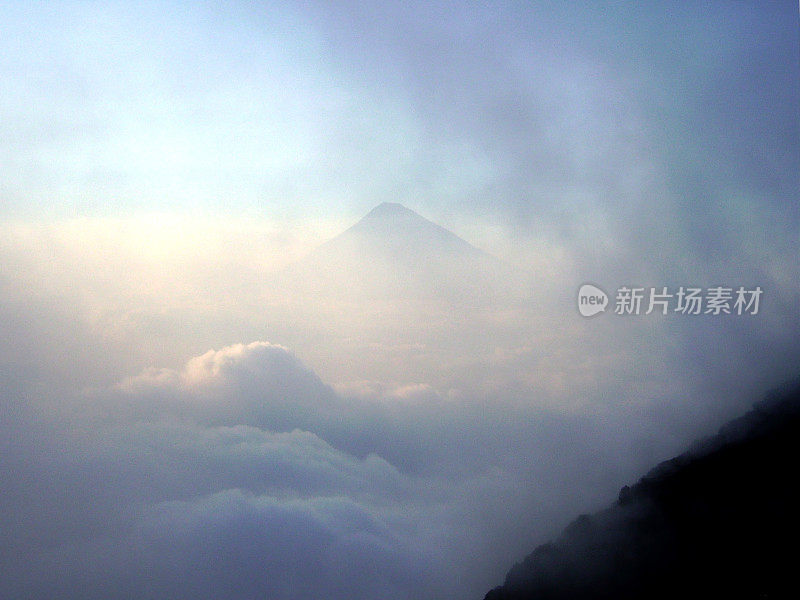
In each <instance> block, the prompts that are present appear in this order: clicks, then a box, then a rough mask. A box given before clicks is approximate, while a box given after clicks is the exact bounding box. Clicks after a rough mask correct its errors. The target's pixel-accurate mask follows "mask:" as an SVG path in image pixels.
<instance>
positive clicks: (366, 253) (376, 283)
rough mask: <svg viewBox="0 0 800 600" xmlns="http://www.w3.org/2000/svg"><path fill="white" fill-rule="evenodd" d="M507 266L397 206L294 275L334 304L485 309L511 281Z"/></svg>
mask: <svg viewBox="0 0 800 600" xmlns="http://www.w3.org/2000/svg"><path fill="white" fill-rule="evenodd" d="M506 271H507V267H506V266H505V265H504V264H503V263H502V261H500V260H498V259H497V258H495V257H493V256H491V255H490V254H488V253H486V252H483V251H482V250H479V249H478V248H476V247H475V246H472V245H471V244H469V243H468V242H466V241H465V240H463V239H461V238H460V237H458V236H457V235H455V234H454V233H452V232H450V231H448V230H447V229H445V228H443V227H441V226H439V225H437V224H435V223H433V222H431V221H429V220H428V219H426V218H424V217H422V216H420V215H419V214H417V213H416V212H414V211H413V210H410V209H408V208H406V207H405V206H403V205H401V204H397V203H392V202H386V203H383V204H380V205H378V206H376V207H375V208H374V209H372V210H371V211H370V212H369V213H367V215H365V216H364V217H363V218H362V219H361V220H360V221H358V222H357V223H356V224H355V225H353V226H352V227H350V228H349V229H347V230H346V231H344V232H342V233H341V234H339V235H337V236H336V237H334V238H333V239H331V240H329V241H327V242H326V243H324V244H322V245H321V246H319V247H318V248H317V249H315V250H314V251H313V252H312V253H311V254H309V255H308V256H307V257H305V258H304V259H303V260H301V261H300V262H299V263H298V264H296V265H294V266H293V268H292V269H291V270H290V272H291V274H292V279H293V280H294V285H295V286H297V287H298V289H306V290H307V291H308V293H317V294H325V295H328V296H329V297H331V298H343V297H344V298H350V299H356V298H358V297H360V298H364V299H383V300H386V301H389V300H397V301H399V302H411V301H414V300H415V299H416V300H430V299H433V298H436V299H439V300H447V301H457V302H459V303H464V302H466V303H478V304H481V303H483V302H485V301H486V299H487V298H488V297H491V296H493V295H494V294H495V292H496V291H497V290H498V289H500V287H502V286H503V285H504V282H507V281H508V280H509V278H508V277H507V276H506Z"/></svg>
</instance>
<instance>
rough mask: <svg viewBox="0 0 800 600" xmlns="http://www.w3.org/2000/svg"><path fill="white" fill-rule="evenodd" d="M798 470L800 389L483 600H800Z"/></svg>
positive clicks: (696, 451)
mask: <svg viewBox="0 0 800 600" xmlns="http://www.w3.org/2000/svg"><path fill="white" fill-rule="evenodd" d="M798 467H800V386H798V385H796V384H795V385H794V386H793V387H791V388H788V389H787V390H785V391H783V392H782V393H773V394H772V395H771V396H770V397H768V399H766V400H764V401H762V402H760V403H758V404H756V405H755V407H754V408H753V410H752V411H751V412H749V413H748V414H746V415H745V416H744V417H742V418H740V419H737V420H736V421H733V422H731V423H730V424H728V425H726V426H725V427H723V428H722V429H721V430H720V432H719V433H718V434H717V435H716V436H714V437H712V438H709V439H708V440H705V441H703V442H701V443H698V444H696V445H695V447H694V448H693V449H692V450H690V451H689V452H686V453H684V454H682V455H680V456H678V457H676V458H674V459H672V460H669V461H666V462H664V463H662V464H660V465H659V466H658V467H656V468H655V469H653V470H652V471H651V472H650V473H648V474H647V475H646V476H645V477H643V478H642V479H641V480H640V481H639V482H638V483H637V484H636V485H634V486H632V487H630V488H628V487H627V486H626V487H624V488H623V489H622V490H621V491H620V497H619V500H618V502H617V503H616V504H615V505H614V506H613V507H611V508H609V509H607V510H605V511H603V512H601V513H598V514H595V515H593V516H587V515H582V516H581V517H579V518H578V519H577V520H575V521H573V522H572V523H571V524H570V525H569V526H568V527H567V528H566V529H565V530H564V532H563V534H562V535H561V537H560V538H559V539H558V540H556V541H554V542H552V543H548V544H544V545H542V546H539V547H538V548H536V550H534V551H533V553H531V554H530V555H528V556H527V557H526V558H525V559H524V560H523V561H522V562H521V563H519V564H517V565H516V566H514V567H513V568H512V569H511V570H510V571H509V573H508V575H507V576H506V580H505V583H504V584H503V586H501V587H499V588H496V589H494V590H492V591H491V592H489V593H488V594H487V595H486V597H485V600H523V599H525V600H530V599H537V600H538V599H544V598H547V599H559V598H571V599H579V598H615V599H620V598H656V599H658V598H664V599H666V598H682V599H683V598H784V597H798V596H796V595H794V594H797V593H798V590H800V585H799V584H798V582H797V580H796V576H795V574H794V571H795V569H796V563H797V560H798V558H800V552H798V550H797V548H798V546H797V544H798V541H800V538H798V535H800V512H798V509H799V508H800V492H798V487H797V474H798ZM788 590H793V592H792V593H791V594H789V595H787V593H788V592H787V591H788Z"/></svg>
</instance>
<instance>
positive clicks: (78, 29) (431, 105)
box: [0, 2, 798, 234]
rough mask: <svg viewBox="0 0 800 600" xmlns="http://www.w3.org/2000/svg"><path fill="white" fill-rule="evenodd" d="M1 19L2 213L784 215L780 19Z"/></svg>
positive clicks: (526, 15) (445, 6) (476, 12)
mask: <svg viewBox="0 0 800 600" xmlns="http://www.w3.org/2000/svg"><path fill="white" fill-rule="evenodd" d="M3 12H4V18H3V25H2V27H3V35H2V40H3V41H2V58H1V59H0V68H1V69H2V71H0V72H1V73H2V78H3V83H4V85H3V88H4V93H3V96H2V104H0V123H2V134H3V135H2V139H3V140H4V142H3V144H2V148H1V149H0V152H2V154H1V155H0V157H1V158H2V164H3V170H4V177H3V183H2V186H3V187H2V193H3V199H4V202H3V207H4V208H3V213H4V214H6V215H10V216H25V217H33V218H38V217H40V216H43V215H44V216H48V217H54V218H62V217H72V216H76V215H81V216H85V215H108V214H112V215H116V214H132V213H136V212H137V211H139V212H141V211H178V212H197V211H200V212H204V213H208V212H211V213H228V214H231V213H232V214H249V215H254V214H257V215H266V216H270V217H274V216H285V215H287V214H290V215H292V216H298V217H307V218H327V217H331V216H339V215H342V214H344V215H347V216H348V217H355V216H358V215H360V214H362V213H364V212H366V211H367V210H368V209H369V208H371V206H373V205H375V204H378V203H379V202H382V201H387V200H397V201H401V202H405V203H407V204H409V205H412V206H413V207H415V208H417V209H418V210H423V211H425V210H427V211H428V212H429V214H432V215H433V216H439V217H442V216H444V217H445V218H446V217H447V215H448V214H453V213H466V214H468V215H470V216H473V217H477V218H482V217H483V218H485V217H487V216H493V215H497V214H499V215H500V216H501V217H502V218H505V219H507V220H508V221H510V222H512V223H517V224H518V227H517V229H516V233H518V234H519V233H528V232H530V231H534V232H535V233H536V234H539V233H540V232H541V231H540V230H539V229H537V225H536V224H537V223H544V225H541V227H543V228H545V227H546V228H549V227H550V226H552V225H555V226H561V227H568V225H566V224H565V223H564V221H565V220H568V219H571V218H573V217H574V216H575V214H576V213H579V212H581V209H583V208H586V207H588V208H595V209H597V210H600V211H602V212H604V213H610V217H611V218H617V217H619V215H618V214H616V205H617V204H618V203H623V202H636V203H642V204H644V203H646V204H656V205H659V204H662V203H665V202H667V200H665V199H664V198H663V197H653V196H663V195H665V194H673V195H676V196H683V198H681V201H683V202H691V205H692V207H693V209H692V210H693V213H694V212H696V213H698V215H699V217H700V218H702V219H710V218H713V217H712V216H709V215H707V213H709V212H713V207H714V205H715V203H718V202H744V203H750V204H753V205H761V204H764V205H767V207H770V206H771V207H775V206H776V205H777V206H778V207H779V208H780V210H789V211H791V213H792V216H793V217H794V218H796V217H797V212H796V210H795V209H793V208H791V207H790V206H789V205H790V204H793V203H791V202H790V201H789V192H790V191H791V190H792V186H793V185H796V169H795V167H796V166H797V163H796V160H797V159H796V155H797V109H796V107H797V99H798V75H797V73H798V67H797V62H798V58H797V28H796V27H795V25H796V16H797V15H796V7H795V6H794V5H793V4H792V3H790V2H785V3H766V4H735V5H731V4H730V3H711V4H702V5H701V4H699V3H698V4H694V3H674V4H669V3H662V4H648V5H647V6H637V7H631V6H622V5H610V6H606V5H603V4H599V3H598V4H592V3H588V4H586V5H583V8H582V9H581V10H575V9H569V8H564V7H561V6H560V5H558V4H557V3H556V4H548V3H536V4H534V5H530V4H528V3H522V4H519V3H516V4H515V3H498V4H496V5H494V6H493V7H491V8H487V7H481V6H480V5H477V4H472V3H463V4H459V3H418V4H417V3H415V4H408V5H407V4H405V3H404V4H402V5H401V4H393V3H366V4H359V3H341V4H336V3H320V4H317V3H301V4H287V3H274V4H273V3H235V2H234V3H226V4H225V5H215V4H213V3H197V4H194V3H193V4H192V5H188V4H185V3H170V2H144V3H137V4H136V5H135V6H134V5H130V4H129V3H113V2H100V3H64V2H62V3H46V4H44V3H43V4H33V5H31V4H29V3H9V2H5V3H3ZM687 171H688V172H687ZM648 178H649V179H650V181H647V179H648ZM688 178H692V179H694V181H695V183H694V184H693V185H695V186H697V184H700V187H701V188H702V189H701V190H700V191H701V192H702V195H699V197H695V198H686V197H685V196H687V195H688V194H687V190H686V189H684V188H682V187H681V186H684V185H687V184H686V183H685V181H686V180H687V179H688ZM676 179H677V180H678V181H675V180H676ZM648 183H650V186H649V187H648V185H647V184H648ZM697 192H698V190H697V189H694V191H693V193H692V195H695V196H698V193H697ZM732 192H733V193H735V194H736V196H737V198H735V199H733V198H731V196H732V195H733V194H732ZM698 209H699V210H698ZM510 226H512V227H513V225H510ZM698 226H699V227H701V226H702V224H701V225H698Z"/></svg>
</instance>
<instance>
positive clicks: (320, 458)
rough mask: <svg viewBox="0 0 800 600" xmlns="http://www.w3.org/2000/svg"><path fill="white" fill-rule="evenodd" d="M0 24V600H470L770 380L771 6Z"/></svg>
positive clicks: (775, 233) (794, 59)
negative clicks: (721, 309) (694, 309)
mask: <svg viewBox="0 0 800 600" xmlns="http://www.w3.org/2000/svg"><path fill="white" fill-rule="evenodd" d="M0 15H2V17H1V18H0V390H2V391H0V410H1V411H2V412H0V414H1V415H2V420H0V434H2V437H0V443H2V453H0V476H2V480H3V481H4V487H5V491H4V494H3V497H2V498H1V499H0V531H1V532H2V536H3V544H2V549H0V575H1V576H0V595H3V596H8V597H37V598H48V597H52V598H55V597H58V598H69V597H74V598H93V597H97V598H115V597H148V598H167V597H169V598H181V597H187V598H188V597H192V598H203V597H209V598H210V597H213V598H252V597H269V598H276V599H278V598H281V599H283V598H285V599H305V598H319V597H327V598H332V599H335V598H345V597H347V598H371V599H375V598H412V597H413V598H431V599H437V598H453V597H463V598H480V597H482V595H483V594H484V593H485V592H486V591H487V590H488V589H489V588H491V587H493V586H495V585H498V584H499V583H501V582H502V577H503V575H504V573H505V572H506V570H507V569H508V568H510V567H511V566H512V565H513V563H514V562H515V561H516V560H519V559H520V558H521V557H522V556H524V555H525V554H526V553H527V552H528V551H530V550H531V549H532V548H533V547H534V546H535V545H536V544H538V543H540V542H543V541H545V540H546V539H547V538H548V537H549V536H552V535H554V534H555V533H557V532H558V531H559V530H560V528H561V527H563V525H565V524H566V523H567V522H568V521H569V520H570V519H571V518H572V517H574V516H575V515H576V514H578V513H580V512H588V511H591V510H595V509H597V508H599V507H601V506H603V505H605V504H608V503H609V502H611V501H613V500H614V499H615V497H616V493H617V491H618V489H619V487H621V486H622V485H624V484H629V483H631V482H632V481H634V480H635V479H636V478H637V477H639V476H641V475H642V474H643V473H644V472H645V471H646V470H647V469H648V468H649V467H651V466H652V465H653V464H654V463H655V462H657V461H658V460H661V459H665V458H668V457H669V456H670V455H671V454H674V453H676V452H678V451H681V450H682V449H683V448H684V447H685V446H686V445H687V444H689V443H690V442H691V440H692V439H694V438H696V437H697V436H703V435H708V434H710V433H713V432H714V431H715V429H716V427H718V426H719V425H720V424H721V423H722V422H723V421H724V420H725V419H728V418H731V417H734V416H736V415H738V414H740V413H741V412H743V411H744V410H745V409H746V408H747V407H748V406H749V405H750V404H751V403H752V402H753V401H755V400H758V399H759V397H760V396H761V395H762V394H763V393H764V392H765V391H767V390H768V389H770V388H771V387H774V386H777V385H780V384H782V383H783V382H785V381H787V380H789V379H793V378H796V377H797V376H798V372H799V371H800V360H798V357H800V342H798V339H800V336H799V335H798V333H800V312H798V310H797V306H798V303H799V302H800V288H799V287H798V284H797V282H798V280H800V266H798V265H800V261H798V249H799V248H800V208H799V207H800V204H798V198H799V197H800V194H799V192H800V115H799V114H798V110H799V108H798V107H800V33H799V31H800V27H798V25H799V21H798V7H797V5H796V4H794V3H791V2H768V3H763V2H762V3H728V2H719V3H717V2H711V3H693V2H689V3H687V2H674V3H671V2H659V3H642V4H637V5H622V4H617V3H610V4H608V3H581V4H580V5H563V3H548V2H520V3H514V2H498V3H492V4H489V5H483V4H481V3H472V2H423V3H408V2H404V3H392V2H370V3H360V2H324V3H317V2H282V3H269V2H228V3H214V2H202V3H182V2H140V3H135V4H132V3H127V2H50V3H34V4H31V3H23V2H5V1H0ZM384 202H393V203H401V204H402V205H404V206H405V207H407V208H409V209H411V210H413V211H415V212H416V213H418V215H421V217H420V219H421V218H422V217H424V218H427V219H429V220H431V221H433V222H434V223H437V224H438V225H440V226H442V227H444V228H446V229H448V230H449V231H451V232H453V233H455V234H457V235H458V236H460V237H461V238H463V239H464V240H466V241H467V242H469V243H470V244H472V245H473V246H474V247H476V248H477V249H478V250H479V251H480V252H485V253H487V254H490V255H492V256H494V257H495V258H496V260H497V262H496V263H494V262H490V263H485V262H481V264H492V265H496V272H495V273H493V274H492V273H485V272H484V271H481V270H480V269H477V267H476V266H475V265H476V263H474V262H470V261H471V260H473V259H475V256H477V255H476V254H470V253H469V252H467V253H466V254H465V255H463V256H461V255H459V257H456V258H454V259H453V260H454V261H455V262H446V263H441V264H445V265H447V269H448V270H447V272H446V273H445V276H443V275H442V273H443V271H442V270H441V268H440V270H439V271H436V270H435V269H434V268H433V267H434V266H436V265H438V266H439V267H441V264H439V263H437V261H438V260H440V258H441V256H442V255H443V254H442V253H445V252H449V251H450V250H449V248H450V246H448V245H447V243H446V242H445V241H442V239H445V238H442V239H439V238H436V236H433V238H435V239H436V240H438V241H432V240H431V239H428V238H426V237H424V236H423V237H418V238H414V239H416V240H417V241H419V240H423V239H424V240H425V241H424V243H422V242H421V241H419V243H418V244H416V243H414V244H412V243H408V239H410V238H408V239H406V238H400V239H401V242H404V243H405V245H404V246H403V247H402V249H401V250H399V251H398V250H396V249H395V250H392V251H391V252H389V251H388V250H386V248H385V247H384V246H382V243H381V240H383V238H385V240H389V239H390V238H391V239H394V238H392V235H388V234H387V235H385V234H384V233H382V230H378V231H379V233H380V235H377V234H376V235H371V236H367V238H365V239H367V241H366V242H365V241H363V240H361V241H358V240H356V238H355V237H354V236H355V235H356V234H355V233H353V232H352V230H351V232H350V233H349V234H345V237H344V238H337V239H344V240H345V242H346V243H345V242H339V245H338V246H337V245H336V244H334V245H333V246H331V245H330V244H329V245H327V246H322V245H323V244H324V243H325V242H326V241H327V240H330V239H332V238H334V237H335V236H337V235H339V234H341V233H342V232H343V231H345V230H347V228H348V227H350V226H352V225H353V224H355V223H356V222H358V221H359V219H361V218H362V217H363V216H364V215H365V214H367V213H368V212H369V211H370V210H371V209H373V208H374V207H375V206H377V205H379V204H381V203H384ZM412 220H413V219H412ZM413 222H414V223H416V225H415V227H416V226H419V227H423V229H424V228H425V227H427V225H425V226H423V225H420V223H421V221H416V220H413ZM391 225H392V224H391V223H390V226H391ZM362 229H363V228H362ZM398 229H402V227H399V225H398ZM425 231H427V229H425ZM373 233H374V232H373ZM448 239H449V238H448ZM354 240H355V241H354ZM359 240H360V238H359ZM376 240H377V241H376ZM351 243H352V244H356V248H357V249H356V251H355V252H352V253H347V252H345V253H344V254H333V253H331V252H332V251H331V248H340V249H341V248H342V247H349V246H348V245H347V244H351ZM362 243H363V245H358V244H362ZM321 246H322V247H321ZM320 247H321V248H320ZM326 248H327V249H326ZM326 252H327V253H328V254H326ZM320 256H322V257H323V258H325V257H326V256H327V258H326V259H325V260H327V262H325V260H323V261H322V263H315V262H314V261H315V260H317V261H318V260H320V259H319V257H320ZM470 257H472V258H470ZM448 260H450V259H448ZM480 260H481V261H484V259H480ZM485 260H489V259H488V258H487V259H485ZM492 260H494V259H492ZM459 261H463V262H459ZM314 264H317V265H318V264H322V265H323V266H324V267H323V268H322V270H321V271H320V270H319V267H318V266H317V269H318V270H317V271H314V269H313V268H311V267H310V266H309V265H314ZM331 265H334V266H333V267H331ZM420 265H424V266H420ZM401 267H402V269H406V271H408V270H411V271H414V270H415V269H419V272H420V275H419V276H418V277H417V278H415V279H414V280H413V281H414V286H413V287H409V286H407V285H401V286H399V287H398V286H397V285H394V284H393V282H395V283H396V282H398V281H399V282H401V283H403V282H406V283H407V280H405V279H403V277H406V276H407V272H405V271H404V272H403V273H406V274H405V275H404V274H403V273H401V271H400V270H399V269H401ZM429 267H430V268H429ZM470 269H472V271H470ZM478 271H480V273H479V272H478ZM364 273H370V274H375V273H378V274H380V275H381V277H380V278H375V279H373V280H371V281H370V280H366V281H365V280H364V278H363V277H362V275H363V274H364ZM298 274H300V275H298ZM587 282H590V283H593V284H595V285H597V286H599V287H600V288H602V289H603V290H605V291H606V292H607V293H608V295H609V296H610V302H611V303H612V306H611V307H610V308H609V310H607V311H606V314H602V315H598V316H596V317H592V318H588V319H587V318H584V317H581V316H580V314H579V313H578V310H577V308H576V294H577V291H578V288H579V287H580V286H581V285H582V284H584V283H587ZM623 286H629V287H630V286H641V287H643V288H646V289H649V288H650V287H653V288H658V289H660V288H662V287H668V288H669V290H671V291H673V292H674V291H676V290H677V289H678V288H679V287H699V288H704V289H707V288H711V287H714V286H728V287H731V288H734V289H735V288H738V287H739V286H743V287H745V288H746V289H755V288H756V287H760V288H762V290H763V296H762V297H761V305H760V310H759V313H758V314H755V315H735V314H732V315H713V314H707V315H706V314H704V315H696V316H690V315H681V314H674V313H673V314H668V315H663V316H662V315H658V314H651V315H644V314H641V315H630V316H628V317H623V316H619V315H614V314H611V313H612V312H613V310H611V308H613V303H614V300H615V298H614V293H615V291H616V290H618V289H619V288H620V287H623Z"/></svg>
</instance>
